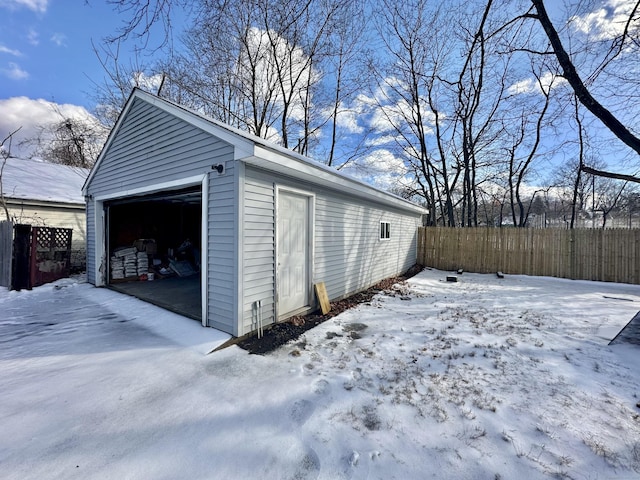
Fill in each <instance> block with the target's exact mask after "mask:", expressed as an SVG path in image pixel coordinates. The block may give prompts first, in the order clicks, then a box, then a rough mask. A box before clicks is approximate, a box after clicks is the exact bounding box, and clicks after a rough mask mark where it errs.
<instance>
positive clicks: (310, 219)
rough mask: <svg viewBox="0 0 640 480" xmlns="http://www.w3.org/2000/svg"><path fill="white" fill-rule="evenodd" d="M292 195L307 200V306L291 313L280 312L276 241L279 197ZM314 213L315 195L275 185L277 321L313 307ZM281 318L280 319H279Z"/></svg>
mask: <svg viewBox="0 0 640 480" xmlns="http://www.w3.org/2000/svg"><path fill="white" fill-rule="evenodd" d="M283 193H284V194H287V193H290V194H294V195H299V196H302V197H306V198H307V245H306V250H307V258H306V262H307V304H306V305H304V306H302V307H300V308H299V309H296V310H294V311H293V312H285V313H281V312H280V298H279V293H278V292H279V290H280V279H279V278H278V277H279V275H278V263H279V259H278V251H279V248H278V247H279V245H278V239H279V238H280V236H279V234H280V212H279V210H280V195H282V194H283ZM315 211H316V195H315V193H312V192H309V191H305V190H300V189H298V188H293V187H287V186H284V185H276V188H275V222H274V223H275V237H274V247H275V248H274V255H273V258H274V264H273V266H274V278H275V282H274V285H275V292H274V298H275V302H274V304H275V315H276V319H277V321H280V320H284V319H285V318H284V317H283V315H287V317H286V318H289V317H290V316H292V315H296V314H299V313H302V312H305V311H308V310H310V309H311V307H313V305H314V303H315V302H314V294H313V275H314V272H313V265H314V264H315V241H314V239H315V237H314V234H315V232H314V228H315ZM281 317H282V318H281Z"/></svg>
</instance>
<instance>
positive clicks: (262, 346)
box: [236, 265, 423, 354]
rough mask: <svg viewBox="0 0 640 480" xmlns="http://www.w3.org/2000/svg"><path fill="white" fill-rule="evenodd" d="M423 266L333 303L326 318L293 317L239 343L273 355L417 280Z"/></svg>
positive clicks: (324, 316)
mask: <svg viewBox="0 0 640 480" xmlns="http://www.w3.org/2000/svg"><path fill="white" fill-rule="evenodd" d="M422 268H423V267H421V266H419V265H415V266H413V267H411V268H410V269H409V270H407V271H406V272H405V273H403V274H402V275H398V276H397V277H391V278H387V279H385V280H382V281H381V282H379V283H377V284H375V285H374V286H373V287H371V288H369V289H367V290H364V291H362V292H360V293H356V294H355V295H352V296H350V297H348V298H345V299H344V300H338V301H336V302H331V311H330V312H329V313H327V314H326V315H322V313H311V314H309V315H300V316H295V317H291V318H289V319H288V320H287V321H285V322H281V323H276V324H274V325H272V326H271V327H270V328H268V329H267V330H265V331H264V335H263V337H262V338H260V339H258V337H257V336H256V334H255V333H252V334H251V335H250V336H248V337H244V338H241V339H239V340H238V341H237V342H236V345H238V346H239V347H240V348H243V349H244V350H247V351H248V352H249V353H256V354H265V353H269V352H271V351H273V350H275V349H276V348H278V347H280V346H282V345H284V344H285V343H287V342H289V341H291V340H295V339H296V338H298V337H299V336H300V335H302V334H303V333H304V332H306V331H307V330H310V329H312V328H313V327H315V326H317V325H320V324H321V323H322V322H326V321H327V320H329V319H330V318H333V317H335V316H336V315H339V314H340V313H342V312H344V311H345V310H349V309H350V308H353V307H355V306H357V305H359V304H361V303H366V302H369V301H371V299H372V298H373V297H374V296H375V295H376V294H378V293H380V292H384V291H388V290H390V289H391V287H393V286H394V285H395V284H397V283H402V282H404V281H405V280H407V279H409V278H411V277H413V276H414V275H416V274H418V273H420V271H422ZM404 290H405V289H401V290H399V291H398V294H399V295H404V294H405V293H404Z"/></svg>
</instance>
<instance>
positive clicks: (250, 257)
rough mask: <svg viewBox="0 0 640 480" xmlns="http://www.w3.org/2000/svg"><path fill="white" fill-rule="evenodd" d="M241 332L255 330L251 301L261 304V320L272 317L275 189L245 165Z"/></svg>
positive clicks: (271, 321) (269, 182) (259, 174)
mask: <svg viewBox="0 0 640 480" xmlns="http://www.w3.org/2000/svg"><path fill="white" fill-rule="evenodd" d="M243 217H244V239H243V241H244V255H243V265H242V275H243V286H244V298H243V301H242V309H243V312H242V329H243V332H242V333H243V334H244V333H247V332H250V331H252V330H255V328H256V325H255V322H256V320H257V319H256V315H255V314H256V313H257V312H254V310H253V305H254V302H256V301H258V300H260V301H261V303H262V323H263V325H268V324H270V323H273V322H274V319H275V298H274V293H275V192H274V185H273V180H272V179H271V178H269V177H267V176H264V175H262V174H261V173H260V172H257V171H255V170H254V169H250V168H247V169H246V172H245V183H244V212H243Z"/></svg>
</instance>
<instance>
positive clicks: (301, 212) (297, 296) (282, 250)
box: [277, 191, 309, 316]
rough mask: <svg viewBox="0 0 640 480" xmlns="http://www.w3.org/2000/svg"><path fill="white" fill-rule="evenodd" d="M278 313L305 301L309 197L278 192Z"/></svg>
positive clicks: (307, 273) (300, 304) (292, 308)
mask: <svg viewBox="0 0 640 480" xmlns="http://www.w3.org/2000/svg"><path fill="white" fill-rule="evenodd" d="M277 214H278V240H277V241H278V243H277V255H278V257H277V262H278V314H279V316H281V315H285V314H287V313H290V312H293V311H295V310H298V309H300V308H303V307H306V306H308V305H309V264H308V262H309V197H307V196H305V195H301V194H296V193H292V192H286V191H281V192H279V195H278V212H277Z"/></svg>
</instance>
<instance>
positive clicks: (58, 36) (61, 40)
mask: <svg viewBox="0 0 640 480" xmlns="http://www.w3.org/2000/svg"><path fill="white" fill-rule="evenodd" d="M51 41H52V42H53V43H55V44H56V46H58V47H66V46H67V36H66V35H65V34H63V33H54V34H53V35H52V36H51Z"/></svg>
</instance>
